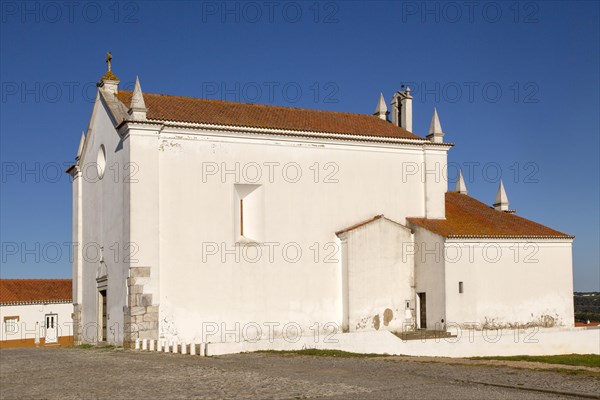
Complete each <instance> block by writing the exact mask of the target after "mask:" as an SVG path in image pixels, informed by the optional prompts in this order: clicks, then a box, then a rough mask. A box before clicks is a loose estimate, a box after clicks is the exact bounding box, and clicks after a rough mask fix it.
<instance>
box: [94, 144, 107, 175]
mask: <svg viewBox="0 0 600 400" xmlns="http://www.w3.org/2000/svg"><path fill="white" fill-rule="evenodd" d="M96 168H98V179H102V177H103V176H104V169H105V168H106V151H105V150H104V145H101V146H100V148H99V149H98V158H97V159H96Z"/></svg>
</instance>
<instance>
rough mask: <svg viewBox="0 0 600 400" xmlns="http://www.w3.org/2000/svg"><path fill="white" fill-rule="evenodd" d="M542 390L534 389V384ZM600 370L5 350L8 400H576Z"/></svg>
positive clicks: (0, 377) (590, 391) (2, 392)
mask: <svg viewBox="0 0 600 400" xmlns="http://www.w3.org/2000/svg"><path fill="white" fill-rule="evenodd" d="M530 389H535V390H530ZM556 392H563V393H571V394H572V395H573V394H580V395H581V396H582V397H588V398H589V397H592V398H595V397H594V396H598V393H600V378H599V375H598V374H596V375H590V374H578V375H572V374H568V373H564V372H553V371H539V370H534V369H515V368H509V367H494V366H489V365H457V364H454V365H451V364H446V363H439V362H435V363H427V362H415V361H410V360H406V359H399V358H394V357H389V358H387V357H381V358H332V357H308V356H294V355H280V354H258V353H254V354H240V355H232V356H221V357H198V356H189V355H178V354H169V353H149V352H144V353H142V352H133V351H128V350H114V349H112V350H108V349H77V348H45V349H3V350H0V397H1V398H2V399H32V398H35V399H109V398H110V399H116V398H123V399H150V398H162V399H184V398H186V399H187V398H202V399H265V398H273V399H297V398H328V399H392V398H403V399H562V398H564V399H568V398H571V399H572V398H573V396H572V395H571V396H566V395H561V394H557V393H556Z"/></svg>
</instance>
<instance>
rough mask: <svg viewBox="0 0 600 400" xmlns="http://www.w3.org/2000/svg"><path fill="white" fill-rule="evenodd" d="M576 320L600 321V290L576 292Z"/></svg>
mask: <svg viewBox="0 0 600 400" xmlns="http://www.w3.org/2000/svg"><path fill="white" fill-rule="evenodd" d="M573 298H574V303H575V321H578V322H586V321H588V320H589V321H595V322H598V321H600V292H587V293H581V292H575V294H574V296H573Z"/></svg>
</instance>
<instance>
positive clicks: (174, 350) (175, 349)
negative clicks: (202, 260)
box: [173, 340, 177, 354]
mask: <svg viewBox="0 0 600 400" xmlns="http://www.w3.org/2000/svg"><path fill="white" fill-rule="evenodd" d="M173 353H175V354H177V341H176V340H173Z"/></svg>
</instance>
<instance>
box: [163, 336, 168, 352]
mask: <svg viewBox="0 0 600 400" xmlns="http://www.w3.org/2000/svg"><path fill="white" fill-rule="evenodd" d="M163 352H165V353H168V352H169V341H168V340H167V339H163Z"/></svg>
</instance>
